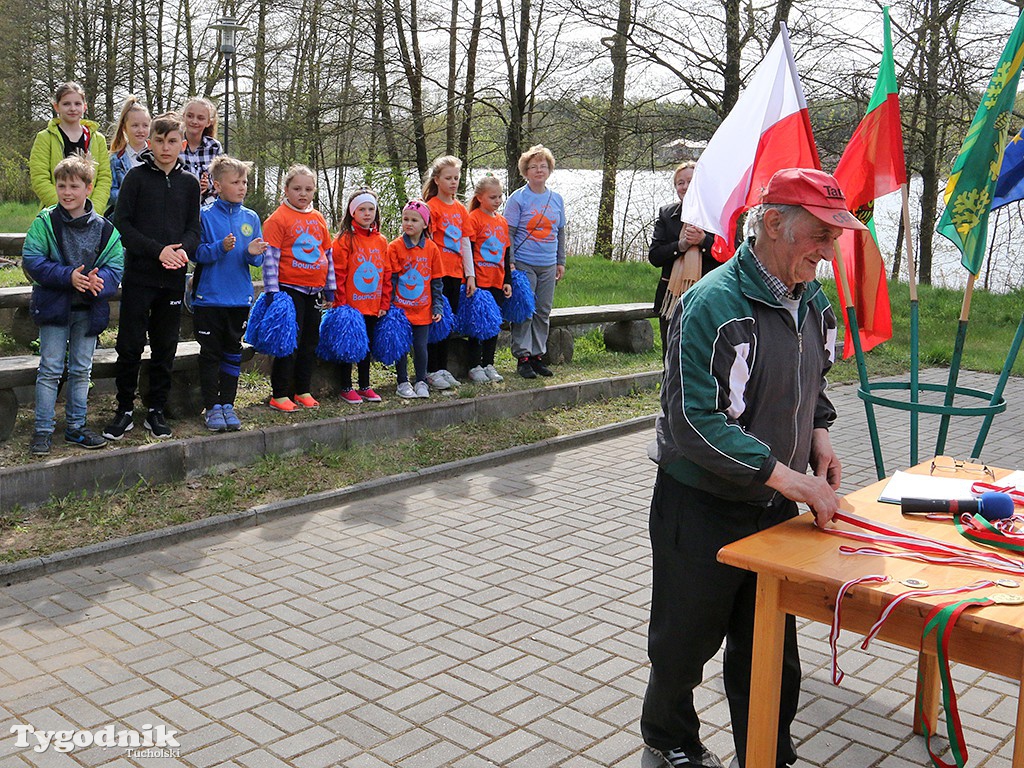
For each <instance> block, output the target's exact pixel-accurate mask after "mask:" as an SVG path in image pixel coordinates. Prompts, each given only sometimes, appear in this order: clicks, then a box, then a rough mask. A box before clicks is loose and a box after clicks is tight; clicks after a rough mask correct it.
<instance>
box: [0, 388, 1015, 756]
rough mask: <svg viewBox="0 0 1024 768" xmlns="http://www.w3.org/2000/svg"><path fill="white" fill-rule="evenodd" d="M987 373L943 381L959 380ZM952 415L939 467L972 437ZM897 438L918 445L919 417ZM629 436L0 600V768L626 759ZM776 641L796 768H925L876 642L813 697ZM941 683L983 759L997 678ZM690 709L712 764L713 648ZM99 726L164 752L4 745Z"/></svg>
mask: <svg viewBox="0 0 1024 768" xmlns="http://www.w3.org/2000/svg"><path fill="white" fill-rule="evenodd" d="M944 377H945V373H944V372H942V371H932V372H927V374H926V377H925V379H926V380H929V381H944ZM994 381H995V378H994V377H992V376H982V375H978V374H971V373H964V374H963V376H962V377H961V384H962V385H970V386H975V387H979V388H982V389H985V388H988V389H991V387H992V386H993V384H994ZM833 396H834V399H835V401H836V403H837V406H838V407H839V410H840V413H841V419H840V421H839V422H838V424H837V426H836V427H835V429H834V431H833V440H834V442H835V445H836V446H837V449H838V452H839V454H840V456H841V457H842V458H843V460H844V463H845V466H846V479H845V481H844V490H846V491H849V490H853V489H854V488H856V487H858V486H859V485H862V484H864V483H867V482H871V481H873V480H874V470H873V465H872V461H871V452H870V448H869V447H868V446H867V438H866V431H865V426H864V425H865V419H864V409H863V406H862V405H861V403H860V401H859V400H857V398H856V395H855V390H854V388H853V387H850V386H843V387H837V388H836V389H835V390H834V392H833ZM1007 399H1008V401H1010V402H1011V405H1012V404H1018V405H1019V403H1021V402H1022V399H1024V382H1021V381H1020V380H1014V381H1012V382H1011V386H1010V387H1009V390H1008V393H1007ZM1015 410H1019V408H1018V409H1015ZM879 419H880V422H881V432H882V442H883V444H884V445H885V446H887V462H888V463H889V466H888V467H887V468H888V469H889V470H890V471H892V470H893V469H898V468H900V467H902V466H905V465H906V463H907V456H906V445H907V437H906V435H907V417H906V415H905V414H904V413H902V412H897V411H894V410H891V409H884V410H880V411H879ZM961 421H963V422H964V423H963V424H962V425H961V424H957V423H955V424H954V427H955V429H954V430H953V433H952V437H951V441H950V448H949V450H948V452H949V453H952V454H955V455H966V453H967V451H968V449H969V446H970V442H971V439H972V437H973V432H974V431H976V429H977V420H974V421H971V422H967V420H961ZM922 434H923V435H927V436H928V437H929V440H932V439H933V438H932V437H931V436H932V435H934V425H933V424H932V423H931V422H925V423H924V424H923V426H922ZM1021 434H1024V423H1022V417H1021V416H1020V415H1019V414H1008V415H1007V414H1004V415H1003V416H1001V417H999V418H997V420H996V426H995V429H994V430H993V433H992V435H991V437H990V439H989V442H988V447H987V450H986V452H985V454H984V458H985V459H986V460H987V461H989V462H991V463H994V464H1001V465H1007V466H1016V465H1018V464H1019V462H1020V458H1019V457H1020V450H1019V444H1020V437H1019V436H1020V435H1021ZM649 438H650V434H649V432H646V431H645V432H639V433H636V434H633V435H628V436H625V437H620V438H616V439H613V440H610V441H607V442H603V443H599V444H594V445H590V446H586V447H581V448H573V449H568V450H562V451H560V452H557V453H552V454H546V455H542V456H537V457H534V458H531V459H528V460H522V461H516V462H514V463H510V464H508V465H507V466H503V467H499V468H491V469H484V470H479V471H471V472H467V473H466V474H464V475H462V476H458V477H454V478H449V479H446V480H441V481H435V482H430V483H428V484H425V485H423V486H420V487H418V488H414V489H411V490H407V491H405V492H401V493H392V494H390V495H386V496H380V497H377V498H375V499H370V500H365V501H360V502H358V503H353V504H350V505H347V506H342V507H339V508H336V509H331V510H328V511H326V512H321V513H317V514H306V515H300V516H296V517H290V518H284V519H279V520H277V521H275V522H272V523H270V524H267V525H264V526H262V527H260V528H257V529H250V530H245V531H238V532H233V533H229V534H219V535H212V536H209V537H207V538H203V539H199V540H193V541H188V542H184V543H179V544H174V545H172V546H169V547H167V548H166V549H165V550H164V551H160V552H144V553H140V554H137V555H134V556H128V557H123V558H120V559H117V560H113V561H110V562H107V563H105V564H102V565H93V566H88V567H81V568H78V569H75V570H68V571H64V572H60V573H57V574H54V575H51V576H47V577H44V578H39V579H36V580H33V581H30V582H27V583H21V584H15V585H13V586H10V587H6V588H4V589H3V590H2V591H0V724H2V730H0V766H3V767H4V768H7V766H27V765H34V766H63V765H68V766H72V765H74V766H114V767H116V768H120V767H121V766H164V767H166V766H170V765H182V766H199V767H201V768H202V767H205V766H239V767H243V766H244V767H245V768H273V767H275V766H296V767H297V768H323V767H325V766H346V768H378V767H382V766H400V767H401V768H406V767H413V766H415V768H434V767H435V766H455V767H456V768H485V767H488V766H503V767H504V766H507V767H508V768H545V767H546V766H563V767H565V768H595V767H597V766H629V767H630V768H636V767H637V766H641V767H642V768H651V767H652V766H653V765H654V764H655V761H654V760H653V758H651V756H650V755H645V754H644V751H643V749H642V748H641V744H640V740H639V736H638V732H637V718H638V714H639V711H640V702H641V697H642V695H643V691H644V686H645V683H646V680H647V666H646V661H647V660H646V651H645V647H646V646H645V643H646V635H645V633H646V624H647V611H648V605H649V596H650V571H649V547H648V542H647V538H646V516H647V507H648V504H649V500H650V493H651V486H652V482H653V478H654V467H653V465H652V464H651V463H650V462H649V461H648V460H647V458H646V456H645V446H646V443H647V442H648V440H649ZM897 446H901V447H902V453H901V451H899V450H896V447H897ZM932 451H933V445H931V444H929V445H928V446H926V447H925V446H923V447H922V451H921V455H922V456H930V455H931V452H932ZM800 637H801V650H802V655H803V662H804V673H805V682H804V695H803V700H802V706H801V710H800V713H799V716H798V722H797V728H796V736H797V738H798V739H799V742H800V744H799V751H800V755H801V761H800V763H799V765H801V766H829V767H830V768H836V767H838V768H873V767H875V766H879V767H881V768H905V767H910V766H925V765H928V764H929V763H928V758H927V754H926V751H925V748H924V744H923V742H922V740H921V739H919V738H916V737H914V736H913V735H912V734H911V732H910V723H911V719H912V700H913V690H914V681H915V671H914V662H915V654H913V653H910V652H907V651H904V650H901V649H898V648H895V647H891V646H887V645H885V644H881V643H876V644H875V645H874V646H873V648H872V651H871V652H862V651H860V650H859V648H858V647H857V644H858V642H859V638H855V637H853V636H849V635H848V634H846V635H844V636H843V639H842V640H843V642H842V645H843V647H844V649H845V650H844V651H843V655H842V664H843V668H844V669H845V670H846V672H847V676H846V678H845V680H844V682H843V685H842V687H839V688H837V687H834V686H832V685H831V683H830V680H829V672H828V661H829V655H828V638H827V632H826V628H825V627H823V626H821V625H816V624H813V623H809V622H804V623H802V624H801V633H800ZM954 676H955V679H956V684H957V687H958V691H959V693H960V707H961V711H962V712H963V713H965V720H966V725H967V728H968V734H967V739H968V744H969V746H970V747H971V749H972V765H976V766H985V767H986V768H1005V767H1006V766H1009V765H1010V755H1011V750H1012V745H1011V739H1012V736H1013V724H1014V722H1015V713H1016V697H1015V695H1014V693H1015V691H1016V685H1015V684H1014V683H1012V682H1010V681H1008V680H1006V679H1003V678H999V677H996V676H993V675H986V674H981V673H978V672H975V671H973V670H971V669H969V668H966V667H962V666H961V667H957V668H956V669H955V673H954ZM698 701H699V707H700V710H701V717H702V719H703V722H704V724H705V729H704V737H705V741H706V743H707V744H708V745H709V746H710V747H711V748H712V749H714V750H715V751H717V752H718V753H719V754H720V755H721V756H723V758H728V757H730V756H731V753H732V740H731V735H730V732H729V718H728V708H727V705H726V701H725V697H724V693H723V688H722V681H721V662H720V658H718V659H715V660H714V661H712V662H711V663H710V664H709V667H708V669H707V681H706V683H705V684H704V685H703V686H702V688H701V689H700V690H699V692H698ZM107 724H114V725H115V726H116V727H117V728H118V729H123V728H130V729H135V730H143V729H146V728H147V727H151V726H157V725H163V726H165V727H166V728H168V729H172V730H174V731H177V734H176V735H175V736H174V738H175V739H176V740H177V741H178V742H179V743H180V746H179V747H177V748H174V749H175V751H174V752H173V754H172V756H169V757H168V756H162V757H153V756H146V755H145V754H140V753H138V752H130V751H129V750H126V749H125V748H123V747H120V748H102V747H99V746H95V745H93V746H88V747H79V748H75V749H74V750H73V751H72V752H69V753H59V752H57V751H55V749H54V747H53V746H51V747H50V748H49V749H48V750H46V751H44V752H35V751H33V750H32V749H31V748H30V747H26V746H18V743H17V739H16V736H15V734H14V733H12V731H11V728H12V726H17V725H31V726H32V727H33V728H35V729H39V730H95V729H100V728H102V727H103V726H105V725H107ZM27 738H28V739H30V740H31V739H34V736H31V735H29V736H27ZM29 743H30V744H34V743H35V742H34V741H30V742H29Z"/></svg>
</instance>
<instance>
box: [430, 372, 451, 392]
mask: <svg viewBox="0 0 1024 768" xmlns="http://www.w3.org/2000/svg"><path fill="white" fill-rule="evenodd" d="M427 384H429V385H430V386H431V387H433V388H434V389H449V388H450V387H451V383H450V382H449V381H448V379H447V378H446V377H445V375H444V374H443V373H442V372H441V371H434V372H433V373H428V374H427Z"/></svg>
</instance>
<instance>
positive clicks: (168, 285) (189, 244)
mask: <svg viewBox="0 0 1024 768" xmlns="http://www.w3.org/2000/svg"><path fill="white" fill-rule="evenodd" d="M184 135H185V128H184V125H183V124H182V122H181V118H180V117H179V116H178V115H177V114H175V113H173V112H168V113H167V114H164V115H160V116H158V117H157V118H155V119H154V120H153V124H152V127H151V128H150V137H149V145H150V148H149V149H147V150H145V151H144V152H143V153H142V154H141V155H140V158H141V159H142V161H143V162H142V165H139V166H137V167H135V168H133V169H132V170H130V171H129V172H128V175H127V176H125V178H124V182H123V183H122V185H121V192H120V194H119V195H118V198H117V208H116V209H115V211H114V226H116V227H117V229H118V231H119V232H120V233H121V239H122V241H123V242H124V248H125V264H124V278H123V280H122V283H121V320H120V325H119V326H118V330H117V346H116V349H117V367H116V378H115V382H116V384H117V412H116V413H115V414H114V419H113V421H111V422H110V424H108V425H107V427H106V429H104V430H103V436H104V437H106V438H109V439H110V440H120V439H121V438H122V437H124V433H125V432H127V431H128V430H130V429H132V427H133V426H134V421H133V408H134V405H135V390H136V389H137V388H138V385H139V366H140V364H141V359H142V350H143V347H144V346H145V343H146V335H147V332H148V334H149V347H150V352H151V358H150V364H149V392H148V393H147V395H146V396H145V397H144V398H143V399H144V401H145V402H146V404H147V405H148V406H149V413H148V414H147V416H146V420H145V427H146V429H148V430H149V431H150V432H151V433H152V434H153V436H154V437H170V436H171V429H170V427H169V426H168V425H167V421H166V419H165V418H164V406H165V405H166V404H167V396H168V394H169V393H170V390H171V369H172V368H173V366H174V353H175V352H176V351H177V348H178V330H179V326H180V324H181V301H182V297H183V296H184V291H185V271H186V267H187V265H188V260H189V257H191V256H194V254H195V252H196V248H197V247H198V246H199V238H200V234H201V230H200V226H199V181H198V180H197V179H196V177H195V176H193V175H191V174H189V173H185V172H184V170H183V168H184V166H183V165H182V163H181V161H180V160H179V159H178V155H179V153H180V152H181V143H182V140H183V137H184Z"/></svg>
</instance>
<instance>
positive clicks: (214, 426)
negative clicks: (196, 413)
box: [206, 405, 228, 432]
mask: <svg viewBox="0 0 1024 768" xmlns="http://www.w3.org/2000/svg"><path fill="white" fill-rule="evenodd" d="M206 428H207V429H208V430H210V431H211V432H225V431H227V428H228V425H227V422H226V421H224V409H223V408H222V407H221V406H219V405H214V406H212V407H210V408H207V409H206Z"/></svg>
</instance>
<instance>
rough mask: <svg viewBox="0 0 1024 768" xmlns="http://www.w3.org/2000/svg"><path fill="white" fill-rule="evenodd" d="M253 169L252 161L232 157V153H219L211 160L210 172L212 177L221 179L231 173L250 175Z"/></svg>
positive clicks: (216, 179)
mask: <svg viewBox="0 0 1024 768" xmlns="http://www.w3.org/2000/svg"><path fill="white" fill-rule="evenodd" d="M251 171H252V163H247V162H246V161H245V160H239V159H238V158H237V157H231V156H230V155H217V156H216V157H215V158H213V160H212V161H211V162H210V170H209V173H210V178H211V179H213V180H214V181H220V180H221V179H222V178H223V177H224V176H226V175H227V174H229V173H236V174H238V175H240V176H248V175H249V173H250V172H251Z"/></svg>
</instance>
